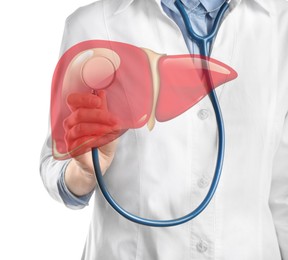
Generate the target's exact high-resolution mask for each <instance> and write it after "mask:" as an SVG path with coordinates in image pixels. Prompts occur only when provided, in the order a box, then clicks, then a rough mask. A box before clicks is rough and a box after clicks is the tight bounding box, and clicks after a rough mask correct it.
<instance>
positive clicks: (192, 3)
mask: <svg viewBox="0 0 288 260" xmlns="http://www.w3.org/2000/svg"><path fill="white" fill-rule="evenodd" d="M225 1H226V0H212V1H211V0H182V3H183V4H184V5H185V7H186V9H187V10H188V11H191V12H194V13H195V14H197V11H196V10H197V9H196V7H197V6H199V4H200V3H201V4H202V5H203V6H204V8H205V10H206V13H208V14H209V15H210V16H211V17H212V18H215V17H216V15H217V11H218V10H219V8H220V7H221V5H222V4H223V3H224V2H225ZM161 2H162V3H163V4H165V5H166V6H167V7H168V8H169V9H170V10H172V11H173V12H177V13H178V10H177V8H176V7H175V5H174V2H175V0H161Z"/></svg>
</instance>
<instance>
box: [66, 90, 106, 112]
mask: <svg viewBox="0 0 288 260" xmlns="http://www.w3.org/2000/svg"><path fill="white" fill-rule="evenodd" d="M101 103H102V101H101V98H100V97H99V96H98V95H93V94H91V93H71V94H70V95H69V96H68V97H67V104H68V106H69V108H70V109H71V111H75V110H76V109H78V108H100V107H101Z"/></svg>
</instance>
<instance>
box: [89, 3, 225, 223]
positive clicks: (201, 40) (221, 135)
mask: <svg viewBox="0 0 288 260" xmlns="http://www.w3.org/2000/svg"><path fill="white" fill-rule="evenodd" d="M174 4H175V6H176V7H177V8H178V10H179V12H180V14H181V16H182V18H183V20H184V23H185V26H186V29H187V32H188V35H189V37H190V39H191V40H192V41H194V42H195V43H196V44H197V45H198V47H199V49H200V55H201V56H202V58H203V59H204V60H205V61H208V60H209V55H210V53H209V51H208V45H209V44H212V41H213V39H214V38H215V36H216V34H217V31H218V29H219V27H220V23H221V20H222V18H223V16H224V14H225V12H226V10H227V9H228V8H229V3H228V2H225V3H223V5H222V6H221V8H220V10H219V12H218V14H217V17H216V19H215V22H214V24H213V26H212V30H211V33H210V34H208V35H206V36H204V37H202V36H199V35H198V34H196V33H195V32H194V31H193V29H192V26H191V23H190V21H189V17H188V15H187V13H186V11H185V9H184V6H183V4H182V3H181V1H180V0H176V1H175V3H174ZM206 71H207V75H206V80H207V83H208V86H210V87H211V86H213V82H212V80H211V76H210V74H209V70H206ZM209 98H210V100H211V103H212V105H213V109H214V112H215V116H216V122H217V127H218V155H217V161H216V166H215V172H214V177H213V179H212V182H211V185H210V188H209V191H208V193H207V195H206V197H205V198H204V200H203V201H202V202H201V203H200V204H199V206H198V207H197V208H196V209H194V210H193V211H192V212H191V213H189V214H187V215H185V216H183V217H180V218H177V219H171V220H153V219H146V218H142V217H139V216H136V215H134V214H131V213H130V212H128V211H126V210H125V209H123V208H122V207H121V206H120V205H119V204H118V203H117V202H116V201H115V200H114V199H113V197H112V196H111V194H110V193H109V191H108V190H107V187H106V185H105V182H104V180H103V176H102V172H101V168H100V164H99V156H98V149H97V148H92V157H93V165H94V170H95V175H96V179H97V182H98V185H99V188H100V191H101V192H102V194H103V196H104V197H105V199H106V200H107V202H108V203H109V204H110V205H111V206H112V207H113V208H114V209H115V210H116V211H117V212H118V213H119V214H120V215H122V216H123V217H125V218H126V219H128V220H130V221H132V222H135V223H138V224H142V225H146V226H153V227H170V226H176V225H180V224H183V223H185V222H187V221H189V220H191V219H193V218H195V217H196V216H198V215H199V214H200V213H201V212H202V211H203V210H204V209H205V208H206V207H207V205H208V204H209V202H210V201H211V199H212V197H213V196H214V194H215V191H216V189H217V186H218V183H219V180H220V176H221V172H222V167H223V161H224V149H225V132H224V123H223V118H222V113H221V109H220V106H219V102H218V98H217V96H216V93H215V90H214V88H213V87H211V90H210V93H209Z"/></svg>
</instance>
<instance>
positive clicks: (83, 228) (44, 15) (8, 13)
mask: <svg viewBox="0 0 288 260" xmlns="http://www.w3.org/2000/svg"><path fill="white" fill-rule="evenodd" d="M90 2H92V1H91V0H90V1H89V0H78V1H77V0H60V1H59V0H57V1H56V0H50V1H39V0H26V1H20V0H13V1H1V4H0V13H1V14H0V47H1V52H0V80H1V83H0V120H1V121H0V176H1V179H0V202H1V204H0V207H1V208H0V248H1V249H0V259H3V260H10V259H11V260H16V259H17V260H18V259H29V260H34V259H35V260H46V259H47V260H48V259H49V260H60V259H61V260H74V259H80V258H81V254H82V249H83V246H84V243H85V239H86V234H87V232H88V226H89V224H90V219H91V214H92V206H90V207H88V208H85V209H84V210H80V211H74V210H70V209H67V208H66V207H65V206H64V205H62V204H60V203H58V202H56V201H54V200H53V199H52V198H51V197H50V196H49V195H48V193H47V191H46V190H45V188H44V186H43V184H42V181H41V178H40V174H39V157H40V152H41V148H42V145H43V143H44V140H45V137H46V134H47V129H48V117H49V116H48V115H49V104H50V86H51V79H52V75H53V71H54V68H55V66H56V63H57V61H58V58H59V56H58V55H59V50H60V43H61V40H62V33H63V29H64V22H65V19H66V17H67V16H68V15H69V14H71V13H72V12H73V11H75V9H77V8H78V7H80V6H83V5H86V4H88V3H90ZM90 204H91V205H93V201H91V202H90Z"/></svg>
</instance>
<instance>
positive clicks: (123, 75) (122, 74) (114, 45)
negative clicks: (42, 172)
mask: <svg viewBox="0 0 288 260" xmlns="http://www.w3.org/2000/svg"><path fill="white" fill-rule="evenodd" d="M93 48H106V49H111V50H113V51H114V52H116V53H117V54H118V55H119V56H120V60H121V63H120V66H119V68H118V69H117V71H116V73H115V78H114V81H113V83H112V84H111V85H110V86H109V87H107V88H105V92H106V96H107V103H108V109H109V111H110V112H111V113H113V114H114V115H115V116H116V117H118V118H119V120H120V121H121V126H122V127H123V131H122V132H121V134H122V133H124V132H125V131H126V130H127V129H129V128H140V127H142V126H143V125H144V124H145V123H146V122H147V121H148V119H149V116H150V113H151V110H152V98H151V96H152V87H153V85H152V77H151V72H150V66H149V60H148V58H147V55H146V54H145V52H144V51H143V50H142V49H140V48H137V47H135V46H133V45H129V44H125V43H120V42H111V41H103V40H91V41H85V42H81V43H79V44H77V45H74V46H73V47H71V48H70V49H69V50H68V51H67V52H65V53H64V55H63V56H62V57H61V59H60V60H59V62H58V64H57V66H56V68H55V71H54V75H53V80H52V93H51V129H52V139H53V155H54V157H55V158H56V159H60V160H61V159H67V158H69V157H71V156H77V155H79V154H81V153H85V152H87V151H88V150H89V149H90V147H89V145H90V143H91V142H89V143H88V144H87V145H86V146H85V145H84V146H82V147H81V148H79V147H78V148H77V147H75V149H76V151H74V152H73V153H70V154H68V152H71V151H67V146H66V144H65V140H64V136H65V130H64V128H63V121H64V119H65V118H66V117H67V116H68V115H69V114H70V113H71V111H70V109H69V107H68V106H67V103H66V98H67V96H68V95H69V94H70V93H72V92H90V91H91V89H89V88H88V87H87V86H85V84H84V83H83V82H82V81H81V72H80V69H78V70H77V69H76V70H74V71H73V73H74V74H75V75H70V76H71V80H70V83H69V86H68V87H67V86H65V89H64V88H63V80H64V77H65V74H66V71H67V68H68V66H69V64H70V63H71V61H72V60H73V58H74V57H75V56H76V55H77V54H79V53H80V52H83V51H85V50H89V49H93ZM79 68H80V67H79ZM95 70H97V68H95ZM66 76H67V75H66ZM66 85H67V84H66ZM145 114H146V115H147V116H146V117H145V118H144V120H139V119H141V118H143V115H145ZM87 140H89V137H87ZM95 141H96V142H95ZM98 141H99V143H101V144H102V142H101V140H98ZM93 143H94V144H95V143H96V146H97V140H94V142H93ZM102 145H103V144H102ZM55 148H56V149H57V152H56V150H55ZM65 154H66V155H65Z"/></svg>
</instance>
